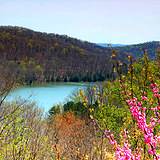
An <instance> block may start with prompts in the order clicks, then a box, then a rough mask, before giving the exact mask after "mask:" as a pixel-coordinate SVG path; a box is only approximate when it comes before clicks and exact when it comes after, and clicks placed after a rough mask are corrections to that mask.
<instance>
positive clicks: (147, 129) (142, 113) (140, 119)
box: [127, 83, 160, 160]
mask: <svg viewBox="0 0 160 160" xmlns="http://www.w3.org/2000/svg"><path fill="white" fill-rule="evenodd" d="M151 89H152V93H153V96H154V97H155V98H157V100H158V106H156V107H154V108H151V110H154V111H155V112H154V113H155V117H151V118H150V122H149V124H147V120H146V110H147V108H145V107H143V106H142V102H141V101H138V100H137V98H132V99H130V100H127V103H128V105H129V106H130V112H131V114H132V116H133V118H134V119H135V120H136V122H137V125H138V128H139V129H140V130H141V131H142V133H143V135H144V142H145V143H146V144H147V146H148V148H149V149H148V153H149V154H150V155H153V157H154V159H155V160H160V155H158V154H157V153H156V148H157V144H158V142H159V141H160V136H157V135H154V128H155V126H156V124H157V123H159V122H160V120H159V112H158V110H159V109H160V106H159V98H160V94H159V89H158V87H157V85H156V84H155V83H152V84H151ZM147 100H148V98H147V97H145V96H142V101H147Z"/></svg>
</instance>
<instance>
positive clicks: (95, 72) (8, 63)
mask: <svg viewBox="0 0 160 160" xmlns="http://www.w3.org/2000/svg"><path fill="white" fill-rule="evenodd" d="M158 47H159V42H150V43H144V44H139V45H130V46H124V47H116V48H114V49H115V50H117V53H116V59H117V60H119V61H122V62H123V64H124V63H126V57H127V56H126V54H128V53H132V55H133V56H134V57H136V58H137V57H141V56H142V53H143V49H147V50H148V54H149V57H151V58H154V57H155V51H156V50H157V48H158ZM111 54H112V49H111V48H104V47H101V46H97V44H94V43H89V42H86V41H81V40H78V39H75V38H71V37H68V36H66V35H58V34H47V33H42V32H35V31H33V30H30V29H26V28H22V27H12V26H1V27H0V61H1V63H0V64H1V66H5V69H6V70H7V69H8V71H9V72H12V73H14V74H15V75H16V76H17V77H18V78H20V80H22V81H23V82H25V83H28V84H31V83H32V82H34V81H36V82H40V83H41V82H54V81H65V82H66V81H74V82H79V81H103V80H107V79H114V78H115V75H114V69H113V68H114V66H113V62H112V60H111ZM126 67H127V66H126V65H124V70H126Z"/></svg>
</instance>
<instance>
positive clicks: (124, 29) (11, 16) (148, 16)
mask: <svg viewBox="0 0 160 160" xmlns="http://www.w3.org/2000/svg"><path fill="white" fill-rule="evenodd" d="M0 25H13V26H15V25H16V26H23V27H27V28H30V29H33V30H36V31H42V32H48V33H58V34H66V35H68V36H71V37H75V38H79V39H82V40H87V41H91V42H96V43H124V44H133V43H141V42H145V41H152V40H160V0H0Z"/></svg>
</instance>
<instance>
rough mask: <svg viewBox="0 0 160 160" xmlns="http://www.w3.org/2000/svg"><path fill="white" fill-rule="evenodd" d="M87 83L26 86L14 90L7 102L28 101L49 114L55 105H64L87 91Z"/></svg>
mask: <svg viewBox="0 0 160 160" xmlns="http://www.w3.org/2000/svg"><path fill="white" fill-rule="evenodd" d="M87 86H88V84H85V83H52V84H46V85H43V86H31V87H30V86H24V87H20V88H17V89H15V90H13V91H12V92H11V93H10V94H9V95H8V97H7V101H12V100H18V99H20V98H21V99H26V100H29V101H33V102H36V104H37V105H38V106H39V107H40V108H42V109H44V111H45V112H47V111H48V110H49V109H50V108H51V107H52V106H53V105H55V104H59V103H62V104H63V103H64V102H66V101H67V100H69V99H70V97H71V96H72V94H73V93H75V92H77V91H78V90H79V89H85V88H86V87H87Z"/></svg>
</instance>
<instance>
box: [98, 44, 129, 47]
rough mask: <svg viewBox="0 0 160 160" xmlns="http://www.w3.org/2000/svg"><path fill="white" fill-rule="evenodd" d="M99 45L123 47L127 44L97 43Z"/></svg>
mask: <svg viewBox="0 0 160 160" xmlns="http://www.w3.org/2000/svg"><path fill="white" fill-rule="evenodd" d="M97 45H98V46H101V47H105V48H107V47H123V46H126V45H125V44H112V43H111V44H110V43H97Z"/></svg>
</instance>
